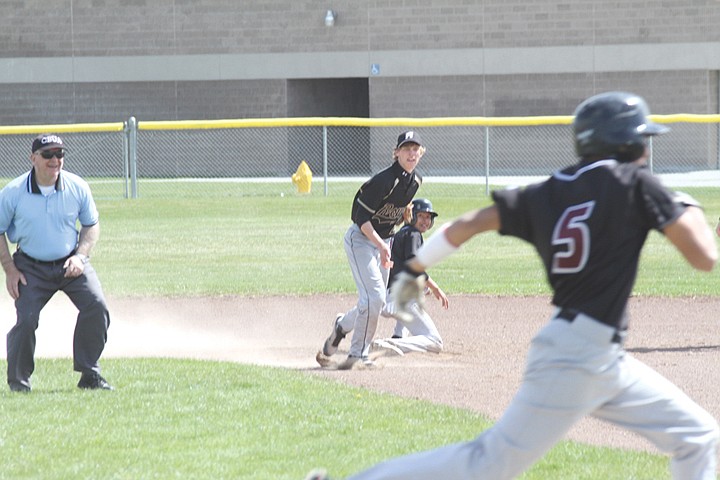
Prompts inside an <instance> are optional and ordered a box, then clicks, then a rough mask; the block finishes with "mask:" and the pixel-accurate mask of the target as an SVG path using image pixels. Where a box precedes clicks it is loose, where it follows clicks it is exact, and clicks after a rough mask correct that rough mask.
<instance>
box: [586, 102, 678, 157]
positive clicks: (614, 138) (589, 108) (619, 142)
mask: <svg viewBox="0 0 720 480" xmlns="http://www.w3.org/2000/svg"><path fill="white" fill-rule="evenodd" d="M648 115H650V109H649V108H648V106H647V103H645V100H643V99H642V97H640V96H638V95H635V94H633V93H627V92H607V93H601V94H599V95H595V96H593V97H590V98H588V99H587V100H585V101H584V102H582V103H581V104H580V105H578V107H577V108H576V109H575V119H574V120H573V131H574V133H575V151H576V152H577V154H578V156H580V157H588V156H603V157H606V158H614V159H616V160H618V161H619V162H632V161H633V160H636V159H638V158H640V157H641V156H642V154H643V152H644V151H645V146H646V145H647V137H649V136H652V135H659V134H661V133H665V132H667V131H668V130H670V129H669V128H667V127H665V126H663V125H659V124H657V123H653V122H651V121H650V119H649V118H648Z"/></svg>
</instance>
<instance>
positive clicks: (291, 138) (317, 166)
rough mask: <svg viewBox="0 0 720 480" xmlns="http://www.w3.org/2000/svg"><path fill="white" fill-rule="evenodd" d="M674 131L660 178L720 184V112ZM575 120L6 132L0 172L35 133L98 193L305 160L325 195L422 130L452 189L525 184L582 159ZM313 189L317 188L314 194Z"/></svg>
mask: <svg viewBox="0 0 720 480" xmlns="http://www.w3.org/2000/svg"><path fill="white" fill-rule="evenodd" d="M652 118H653V120H654V121H657V122H659V123H663V124H670V126H671V127H672V131H671V132H670V133H669V134H667V135H663V136H660V137H656V138H655V139H654V142H653V144H652V146H653V155H652V159H651V163H650V167H651V168H652V169H653V171H654V173H657V174H661V175H663V174H665V175H676V176H680V177H682V176H687V175H692V174H696V175H697V176H699V177H700V178H702V179H703V180H704V181H705V182H706V184H707V185H709V186H714V187H718V186H720V148H718V142H719V141H720V140H719V139H720V135H719V133H718V132H719V128H720V115H689V114H677V115H653V116H652ZM571 124H572V117H571V116H549V117H499V118H486V117H455V118H386V119H367V118H341V117H313V118H282V119H279V118H277V119H240V120H206V121H167V122H165V121H163V122H144V121H137V120H136V119H135V118H133V117H131V118H130V119H128V121H126V122H117V123H103V124H75V125H27V126H11V127H0V144H2V146H3V148H4V152H5V158H6V159H8V160H6V161H5V162H4V163H3V164H2V165H0V176H2V177H5V178H12V177H15V176H17V175H19V174H20V173H22V172H23V171H26V170H27V169H29V166H30V165H29V162H27V163H25V162H23V157H25V158H28V157H29V154H30V152H29V150H30V144H31V142H32V139H33V138H34V136H35V135H37V134H38V133H43V132H56V133H60V134H62V135H63V136H64V137H65V141H66V143H67V145H68V153H67V157H66V162H65V168H66V169H67V170H70V171H73V172H76V173H78V174H80V175H82V176H83V177H85V178H86V179H87V180H88V181H89V182H90V183H91V185H92V186H93V191H94V192H95V195H96V196H99V197H108V198H122V197H124V198H138V197H148V196H152V197H169V196H173V195H177V194H182V195H240V196H241V195H277V194H278V193H279V194H283V193H292V192H293V191H294V190H295V187H294V186H293V184H292V182H291V177H292V174H293V173H294V172H295V171H296V169H297V167H298V165H299V164H300V163H301V162H303V161H305V162H306V163H307V164H308V165H309V167H310V170H311V171H312V172H313V176H314V184H315V185H316V186H317V184H318V183H319V182H321V183H322V192H323V194H324V195H326V196H327V195H330V194H331V185H332V184H333V183H334V182H343V181H345V182H347V181H351V182H354V183H355V184H357V185H359V184H360V183H361V182H362V181H364V180H365V179H367V178H368V177H369V176H370V175H372V174H373V173H374V172H377V171H379V170H380V169H382V168H384V167H385V166H387V165H389V164H390V163H391V161H392V157H391V155H392V149H393V147H394V144H395V139H396V138H397V135H398V134H399V133H400V132H402V131H404V130H408V129H414V130H417V131H419V132H421V134H422V138H423V142H424V143H425V145H426V147H427V153H426V154H425V156H424V158H423V159H422V161H421V162H420V165H419V167H418V171H419V172H420V173H421V174H422V175H423V177H424V178H425V180H426V183H427V182H432V183H433V184H438V185H440V184H442V185H447V188H448V190H450V191H452V189H453V188H454V187H453V185H457V184H470V185H480V186H482V187H484V190H485V193H486V194H487V193H489V188H490V185H500V184H507V183H512V184H524V183H527V182H529V181H532V180H533V179H535V178H542V177H545V176H547V175H549V174H551V173H552V172H553V171H555V170H557V169H558V168H562V167H564V166H566V165H568V164H571V163H573V162H574V161H575V156H574V151H573V140H572V132H571ZM316 191H317V189H316Z"/></svg>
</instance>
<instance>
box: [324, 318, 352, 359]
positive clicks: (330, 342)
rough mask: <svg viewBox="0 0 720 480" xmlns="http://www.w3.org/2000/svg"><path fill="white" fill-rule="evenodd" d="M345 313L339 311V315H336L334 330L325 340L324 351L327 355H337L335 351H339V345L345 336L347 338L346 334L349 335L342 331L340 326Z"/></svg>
mask: <svg viewBox="0 0 720 480" xmlns="http://www.w3.org/2000/svg"><path fill="white" fill-rule="evenodd" d="M343 317H344V315H343V314H342V313H338V314H337V317H335V323H334V324H333V331H332V333H331V334H330V336H329V337H328V338H327V340H325V344H324V345H323V349H322V353H323V355H325V356H326V357H332V356H333V355H335V352H337V349H338V345H340V342H341V341H342V339H343V338H345V335H347V334H346V333H345V332H343V331H342V327H341V326H340V320H342V318H343Z"/></svg>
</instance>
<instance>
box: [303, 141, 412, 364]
mask: <svg viewBox="0 0 720 480" xmlns="http://www.w3.org/2000/svg"><path fill="white" fill-rule="evenodd" d="M424 153H425V147H423V145H422V142H421V141H420V136H419V135H418V134H417V132H413V131H409V132H404V133H401V134H400V136H399V137H398V139H397V144H396V145H395V149H394V150H393V164H392V165H390V166H389V167H388V168H386V169H384V170H382V171H380V172H378V173H377V174H375V175H374V176H373V177H372V178H370V180H368V181H367V182H365V183H364V184H363V185H362V187H360V189H359V190H358V191H357V193H356V194H355V198H354V199H353V204H352V214H351V219H352V222H353V223H352V225H351V226H350V228H349V229H348V230H347V233H345V253H346V254H347V257H348V261H349V262H350V269H351V270H352V275H353V278H354V279H355V285H356V286H357V290H358V302H357V305H355V307H353V308H352V309H351V310H350V311H349V312H347V313H345V314H339V315H338V316H337V317H336V319H335V322H334V323H333V329H332V333H331V334H330V336H329V337H328V338H327V340H326V341H325V344H324V345H323V348H322V351H321V352H318V354H317V356H316V359H317V361H318V363H319V364H320V365H321V366H323V367H326V366H330V365H332V361H331V360H330V357H331V356H332V355H334V354H335V353H336V352H337V349H338V345H340V342H341V341H342V339H343V338H345V336H346V335H347V334H348V333H349V332H350V331H353V330H354V333H353V337H352V342H351V344H350V353H349V355H348V358H347V360H346V361H344V362H342V363H341V364H339V366H338V368H340V369H350V368H353V366H354V365H355V364H356V363H357V362H358V361H360V362H362V363H361V364H362V365H364V366H366V367H372V366H373V362H372V360H370V358H369V352H370V344H371V342H372V340H373V337H374V336H375V331H376V330H377V324H378V319H379V318H380V312H381V311H382V309H383V307H384V306H385V299H386V290H387V281H388V274H389V271H390V267H391V266H392V262H391V260H390V238H391V237H392V235H393V233H394V231H395V227H396V226H397V225H399V224H401V223H402V221H403V218H405V217H404V216H405V212H406V209H407V207H408V206H409V205H410V202H411V201H412V199H413V197H414V196H415V193H416V192H417V191H418V188H420V185H421V183H422V178H421V177H420V175H418V174H416V173H415V168H416V167H417V165H418V163H419V162H420V159H421V158H422V156H423V154H424Z"/></svg>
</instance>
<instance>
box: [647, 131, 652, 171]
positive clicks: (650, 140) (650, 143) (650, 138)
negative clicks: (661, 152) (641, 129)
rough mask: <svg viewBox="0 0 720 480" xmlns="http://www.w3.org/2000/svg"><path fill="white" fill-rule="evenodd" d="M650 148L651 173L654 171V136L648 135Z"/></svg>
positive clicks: (649, 164)
mask: <svg viewBox="0 0 720 480" xmlns="http://www.w3.org/2000/svg"><path fill="white" fill-rule="evenodd" d="M648 150H650V154H649V155H648V168H649V169H650V173H653V138H652V136H649V137H648Z"/></svg>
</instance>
